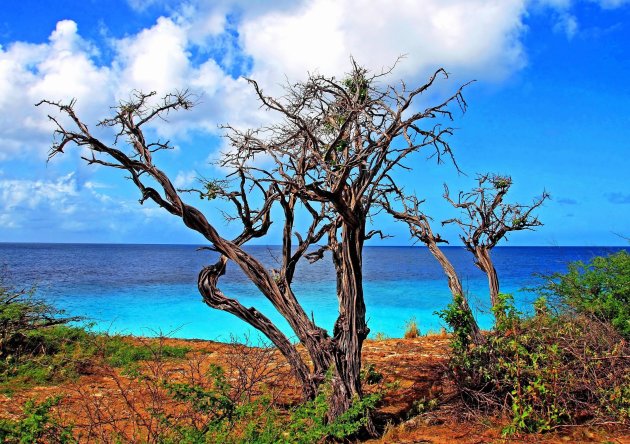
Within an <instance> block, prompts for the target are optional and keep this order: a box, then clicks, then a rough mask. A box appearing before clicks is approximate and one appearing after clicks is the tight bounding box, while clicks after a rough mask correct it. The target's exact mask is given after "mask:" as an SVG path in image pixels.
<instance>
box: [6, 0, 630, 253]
mask: <svg viewBox="0 0 630 444" xmlns="http://www.w3.org/2000/svg"><path fill="white" fill-rule="evenodd" d="M399 4H400V5H401V6H400V8H399V9H394V8H392V7H391V4H389V3H388V2H386V1H385V0H373V1H369V2H368V1H366V0H346V1H342V2H340V1H330V0H313V1H291V2H289V1H275V2H264V1H259V2H247V1H245V0H220V1H212V2H209V1H206V2H204V1H198V0H189V1H186V2H180V1H167V0H152V1H140V0H129V1H125V0H115V1H108V2H103V1H96V0H89V1H81V2H79V1H55V0H51V1H49V2H46V8H42V6H41V5H42V3H41V2H40V1H35V0H29V1H22V2H13V1H11V2H9V1H4V2H2V14H1V15H0V242H12V241H19V242H127V243H196V242H199V241H200V238H199V237H198V236H197V235H195V234H194V233H190V232H188V231H187V230H186V229H185V228H184V227H183V226H182V224H181V221H179V220H177V219H175V218H173V217H171V216H169V215H168V214H166V213H165V212H163V211H161V210H160V209H159V208H155V207H153V206H151V205H145V206H140V205H139V204H138V202H137V199H138V193H137V191H136V190H135V189H134V188H133V187H132V185H131V184H130V183H129V182H128V181H126V180H124V178H123V177H122V175H121V174H120V173H119V172H117V171H107V170H105V169H103V168H92V167H87V166H85V165H83V164H82V162H81V161H80V159H79V154H80V153H79V152H78V150H73V151H70V152H68V153H67V154H66V155H64V156H62V157H58V158H55V159H54V160H53V161H51V162H49V163H47V162H46V152H47V149H48V147H49V146H50V142H51V134H52V129H51V127H50V124H49V123H48V122H47V119H46V115H45V114H46V112H45V110H41V109H36V108H34V107H33V104H34V103H35V102H37V101H38V100H39V99H41V98H51V99H68V98H72V97H75V98H77V100H78V110H79V112H80V113H81V115H82V116H84V119H85V120H86V121H87V122H88V123H91V124H93V123H95V122H96V121H97V120H98V119H99V118H102V117H104V116H106V115H107V113H108V110H109V106H110V105H112V104H114V103H116V101H117V100H120V99H124V98H125V97H126V96H127V95H128V94H129V92H130V91H131V90H132V89H134V88H140V89H143V90H156V91H158V92H159V93H166V92H168V91H169V90H173V89H178V88H190V89H191V90H192V91H193V92H195V93H196V94H198V95H199V96H200V97H201V101H200V104H199V106H197V108H196V109H194V110H193V111H191V112H189V113H184V114H181V115H177V116H173V117H172V119H170V121H169V122H164V123H162V124H160V125H157V126H155V127H154V128H153V129H152V133H154V134H155V135H159V136H162V137H169V138H170V139H171V140H172V141H173V142H174V143H175V145H176V146H177V149H176V150H175V151H174V152H170V153H165V154H163V155H162V156H161V158H159V159H158V164H159V165H160V166H162V167H163V168H164V169H165V170H166V171H167V172H168V173H170V174H171V176H172V177H173V178H174V179H175V181H176V182H177V183H178V184H179V185H182V186H188V185H190V184H192V183H193V182H194V179H195V177H197V176H200V175H203V176H206V177H220V175H221V174H222V173H221V171H219V170H216V169H215V168H214V167H213V166H212V165H211V164H210V160H212V159H214V158H216V156H217V155H218V153H219V152H220V150H221V148H222V144H223V141H222V139H221V137H220V136H221V132H220V130H219V129H218V128H217V125H218V124H221V123H226V122H230V123H232V124H234V125H238V126H242V127H255V126H258V125H260V124H261V123H263V122H269V121H270V119H271V120H273V117H274V116H269V115H265V114H264V113H262V112H261V110H260V109H259V107H258V105H257V104H256V102H255V99H254V97H253V94H252V91H251V88H249V87H248V86H247V85H246V84H245V82H244V81H243V79H242V78H240V76H241V75H246V76H248V77H252V78H255V79H257V80H258V81H259V82H260V83H261V84H262V85H263V86H264V88H265V89H266V91H269V92H272V93H273V92H279V91H280V89H279V84H280V83H282V82H283V81H284V79H285V78H288V79H290V80H299V79H301V78H304V76H305V75H306V73H307V72H308V71H311V72H312V71H319V72H321V73H324V74H330V75H342V74H343V72H345V71H346V70H347V68H348V62H349V56H350V55H353V56H354V57H355V58H356V59H357V60H358V61H359V62H360V63H363V64H365V65H366V66H367V67H369V68H370V69H372V70H375V71H378V70H380V69H381V68H382V67H383V66H388V65H390V64H391V63H392V61H393V60H394V59H395V58H396V57H397V56H398V55H400V54H406V57H405V59H404V60H403V61H402V62H401V63H400V64H399V66H398V67H397V70H396V71H395V72H394V74H392V76H391V81H392V82H395V81H397V80H399V79H404V80H405V81H406V82H407V83H408V84H413V83H416V84H418V83H420V82H423V80H425V79H426V78H427V76H428V75H429V73H431V72H432V71H433V70H434V69H436V68H438V67H440V66H443V67H445V68H446V69H447V70H448V71H449V72H450V73H452V77H451V79H450V80H449V81H447V82H443V83H442V84H441V85H440V87H439V89H438V91H437V92H436V93H437V94H439V93H442V92H447V91H450V90H452V89H453V88H456V87H457V86H458V85H459V84H460V83H463V82H466V81H468V80H471V79H475V80H477V81H476V82H475V83H474V84H472V85H471V86H470V87H468V88H467V91H466V92H465V95H466V99H467V101H468V104H469V109H468V111H467V113H466V114H464V115H457V116H456V120H455V122H454V126H455V127H456V128H457V131H456V133H455V135H454V136H453V138H452V139H451V144H452V146H453V149H454V150H455V154H456V157H457V159H458V163H459V165H460V167H461V168H462V169H463V170H464V172H465V173H466V174H467V175H466V176H462V175H457V174H456V173H455V171H454V169H453V168H452V167H451V166H449V165H440V166H437V165H435V163H434V162H432V161H426V160H425V158H424V157H423V156H419V157H417V158H416V159H415V160H414V161H413V163H412V166H413V168H414V171H413V172H412V173H401V174H400V175H399V180H400V181H401V183H404V184H405V186H406V189H407V190H408V191H415V192H416V193H417V194H418V195H419V196H421V197H424V198H426V204H425V205H426V208H427V210H428V212H429V213H430V214H432V215H434V217H435V220H436V221H439V220H441V219H443V218H448V217H451V216H453V213H452V212H451V211H450V210H449V208H448V207H447V206H446V205H445V204H444V202H442V199H441V192H442V183H444V182H447V183H449V185H450V188H451V189H453V190H457V189H467V188H470V187H471V186H472V185H473V180H474V176H475V174H476V173H481V172H496V173H502V174H510V175H512V177H513V179H514V183H515V185H514V188H513V194H512V197H511V199H513V200H515V201H519V202H528V201H529V200H531V199H532V198H533V197H535V196H537V195H539V194H540V193H541V192H542V191H543V189H545V190H547V191H548V192H549V193H550V194H551V196H552V200H551V201H549V202H548V203H547V204H546V205H545V206H544V207H543V208H541V209H540V211H539V213H538V214H539V216H540V219H541V220H542V221H543V223H544V224H545V226H544V227H541V228H539V229H538V230H537V231H536V232H527V233H516V234H514V235H513V236H512V237H511V238H510V242H509V243H508V245H543V246H551V245H624V244H625V243H626V241H624V240H623V239H622V238H621V237H619V235H622V236H626V237H628V236H630V224H629V223H628V220H629V219H630V217H629V216H630V186H629V185H628V183H629V181H628V171H630V160H629V159H630V142H629V141H628V140H629V137H628V136H630V131H629V128H630V108H628V103H630V82H629V81H628V80H630V45H629V44H628V42H630V2H629V1H625V0H588V1H587V0H584V1H578V0H573V1H572V0H530V1H527V0H503V1H489V0H424V1H411V0H409V1H407V2H400V3H399ZM103 136H104V137H107V136H108V135H107V134H103ZM203 209H204V210H206V211H207V213H208V215H209V218H210V219H212V220H215V221H216V223H217V225H218V226H219V228H220V229H222V230H223V231H224V232H225V233H226V234H229V233H231V232H233V231H235V227H230V226H226V225H225V224H224V223H223V222H222V216H221V214H220V212H219V211H218V209H217V208H216V206H213V205H208V204H205V205H204V206H203ZM375 223H376V224H378V225H379V228H383V229H384V230H385V231H386V232H388V233H390V234H393V235H395V237H393V238H392V239H388V243H389V244H396V245H407V244H409V243H410V240H409V237H408V235H407V232H406V229H405V228H404V227H403V226H400V225H396V224H394V223H392V222H391V221H389V220H387V219H380V218H379V219H376V220H375ZM445 236H446V237H448V238H450V239H452V240H453V241H455V242H456V233H455V232H454V231H446V232H445ZM278 239H279V238H278V232H277V228H275V229H274V230H272V233H271V236H270V237H269V238H268V239H266V240H265V241H264V242H266V243H277V241H278Z"/></svg>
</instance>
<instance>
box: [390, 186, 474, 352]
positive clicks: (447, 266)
mask: <svg viewBox="0 0 630 444" xmlns="http://www.w3.org/2000/svg"><path fill="white" fill-rule="evenodd" d="M391 191H392V193H393V195H394V196H395V198H396V200H397V201H398V202H399V203H400V205H401V206H402V209H401V210H400V211H398V210H396V209H395V206H394V203H393V202H392V201H391V199H390V198H389V197H388V196H387V195H384V196H383V200H382V202H381V205H382V206H383V208H384V209H385V210H386V211H387V212H388V213H389V214H390V215H392V216H393V217H394V219H397V220H401V221H403V222H405V223H406V224H407V225H408V226H409V232H410V234H411V237H412V239H415V240H416V241H419V242H422V243H423V244H425V245H426V246H427V247H428V249H429V251H430V252H431V254H432V255H433V257H434V258H435V259H436V260H437V261H438V263H439V264H440V266H441V267H442V270H443V271H444V274H445V275H446V278H447V280H448V288H449V289H450V291H451V294H452V295H453V302H454V303H456V304H458V305H459V306H460V308H461V309H462V310H464V311H465V312H466V313H467V316H466V319H467V320H468V321H469V323H470V325H469V326H468V327H469V328H468V330H469V331H470V336H471V339H472V340H473V342H475V343H476V344H480V343H481V342H483V336H482V334H481V330H480V329H479V325H478V324H477V322H476V321H475V318H474V316H473V313H472V310H471V309H470V305H469V303H468V298H467V297H466V295H465V293H464V289H463V287H462V282H461V280H460V279H459V276H458V275H457V272H456V271H455V267H454V266H453V264H452V262H451V261H450V260H449V258H448V257H447V256H446V254H444V252H443V251H442V249H441V248H440V246H439V244H440V243H446V244H447V243H448V241H447V240H446V239H443V238H442V237H441V236H440V235H439V234H437V233H434V232H433V230H432V228H431V218H430V217H429V216H427V215H426V214H425V213H424V212H423V211H422V210H421V209H420V205H421V204H422V203H423V202H424V201H421V200H418V198H417V197H416V196H404V194H403V191H402V190H401V189H399V188H392V190H391Z"/></svg>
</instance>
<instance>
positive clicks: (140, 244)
mask: <svg viewBox="0 0 630 444" xmlns="http://www.w3.org/2000/svg"><path fill="white" fill-rule="evenodd" d="M9 244H13V245H126V246H149V245H155V246H182V247H187V246H188V247H207V246H208V245H209V244H210V243H207V244H202V243H199V244H190V243H173V244H169V243H157V242H156V243H132V242H15V241H0V245H9ZM317 245H319V244H314V245H313V246H317ZM243 247H282V244H249V245H247V244H246V245H243ZM365 248H428V247H427V246H426V245H424V244H422V245H420V244H417V245H365ZM440 248H464V249H465V248H466V247H465V246H464V245H441V246H440ZM494 248H626V249H630V245H497V246H495V247H494Z"/></svg>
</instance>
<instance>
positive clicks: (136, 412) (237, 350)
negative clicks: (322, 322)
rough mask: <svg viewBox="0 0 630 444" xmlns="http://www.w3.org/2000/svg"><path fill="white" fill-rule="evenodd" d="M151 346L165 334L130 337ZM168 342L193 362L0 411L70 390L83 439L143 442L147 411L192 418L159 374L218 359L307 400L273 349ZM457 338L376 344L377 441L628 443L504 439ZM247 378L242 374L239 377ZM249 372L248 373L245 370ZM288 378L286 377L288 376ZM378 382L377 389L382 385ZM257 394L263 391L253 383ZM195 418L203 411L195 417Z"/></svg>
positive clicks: (370, 346)
mask: <svg viewBox="0 0 630 444" xmlns="http://www.w3.org/2000/svg"><path fill="white" fill-rule="evenodd" d="M129 340H130V341H134V342H143V343H147V341H148V343H149V344H151V345H152V346H154V347H156V350H159V346H160V343H159V341H158V340H147V339H140V338H129ZM162 344H167V345H178V346H181V345H185V346H187V347H189V348H190V350H191V351H190V352H189V353H188V355H187V358H186V359H185V360H159V359H158V360H156V361H150V362H146V363H143V365H142V373H144V374H147V375H149V376H150V377H148V378H141V377H140V378H138V377H136V378H135V379H134V378H130V377H129V376H126V375H123V374H122V373H121V371H120V370H114V369H111V368H106V367H101V366H92V367H90V366H88V368H85V369H84V371H82V373H84V374H83V375H82V376H80V377H79V378H78V379H77V380H75V381H72V382H68V383H64V384H62V385H57V386H46V387H36V388H33V389H29V390H23V391H16V392H15V393H13V394H12V396H11V397H8V396H6V395H0V417H3V418H12V419H15V418H18V417H19V416H20V414H21V411H22V406H23V404H24V403H25V402H26V401H27V400H28V399H37V400H43V399H45V398H47V397H49V396H54V395H62V400H61V404H60V405H59V407H58V408H57V410H56V411H55V413H56V414H57V415H58V416H59V417H60V419H61V420H62V422H63V423H72V424H73V425H74V427H75V430H76V431H77V432H78V433H79V434H80V442H109V441H110V439H111V438H108V434H110V435H111V431H112V430H113V431H115V432H116V433H118V434H119V435H120V436H121V437H123V440H124V441H123V442H140V441H142V440H143V435H146V433H147V431H150V433H159V430H160V425H159V424H158V423H157V422H156V421H157V420H156V419H155V418H152V415H150V414H148V413H147V412H150V411H155V410H156V409H163V410H165V411H169V412H172V414H173V416H174V417H177V415H178V414H181V415H184V414H185V413H184V412H183V411H182V409H181V406H179V405H177V404H176V403H172V402H171V401H169V400H168V399H165V398H164V397H163V396H162V395H161V394H160V393H158V392H159V390H158V387H157V385H156V383H155V382H151V381H152V380H170V381H184V382H196V383H199V382H200V381H202V380H203V378H204V375H205V374H206V372H207V370H208V368H209V367H210V365H211V364H218V365H220V366H222V367H228V368H231V370H228V372H227V375H228V377H229V378H230V382H231V383H232V384H233V385H234V386H235V387H241V389H243V390H248V387H249V386H248V384H249V385H252V384H254V385H255V384H264V385H265V387H267V388H266V390H271V393H272V396H274V397H275V399H276V400H277V401H278V402H281V403H286V404H291V403H294V402H297V401H298V399H299V393H298V391H297V390H296V388H295V387H294V386H293V385H292V382H291V377H290V375H289V369H288V368H287V365H286V364H285V363H284V361H283V359H282V357H281V356H279V355H278V354H277V353H276V352H273V351H260V349H256V348H249V347H242V346H234V345H230V344H223V343H216V342H211V341H201V340H181V339H164V340H162ZM447 356H448V338H447V337H446V336H444V335H435V336H425V337H420V338H416V339H386V340H380V341H367V342H366V343H365V345H364V362H365V363H366V364H373V365H374V369H375V370H376V371H378V372H380V373H382V375H383V381H381V382H380V383H379V385H378V388H379V389H383V390H385V393H386V395H385V397H384V399H383V402H382V405H381V406H380V408H379V409H378V411H377V414H376V416H375V421H376V422H377V424H379V425H380V427H381V428H382V429H383V428H384V434H383V437H382V438H380V439H378V440H370V441H367V442H369V443H373V444H376V443H435V444H441V443H463V444H473V443H474V444H481V443H495V442H496V443H512V442H513V443H519V442H523V443H618V444H630V436H629V435H628V434H627V431H624V430H620V429H618V428H614V427H613V426H612V425H611V426H609V427H608V428H606V427H603V426H599V427H597V428H595V427H590V426H580V427H566V428H562V429H559V430H558V431H556V432H554V433H549V434H545V435H526V436H520V437H510V438H502V437H501V428H502V425H504V424H502V423H501V421H500V420H498V419H497V418H488V417H473V416H471V415H467V414H466V411H465V409H464V407H463V406H462V404H461V403H460V402H459V401H458V399H457V397H456V395H455V394H454V393H453V390H452V387H451V385H450V384H449V382H448V379H447V378H446V376H445V364H446V360H447ZM239 375H240V376H239ZM243 375H244V376H243ZM278 375H280V377H278ZM376 389H377V388H376V387H368V389H367V390H368V391H369V390H376ZM249 390H250V391H249V392H248V393H250V392H251V393H253V395H254V396H255V389H251V387H249ZM423 398H424V400H425V401H426V402H427V403H428V402H429V401H430V400H436V401H437V402H436V404H437V407H436V408H431V409H428V410H430V411H428V412H427V411H426V410H427V409H425V411H424V412H423V413H420V414H418V415H415V416H413V417H411V418H410V419H406V418H407V417H409V414H408V412H409V411H410V410H411V409H412V408H413V407H414V401H417V400H419V399H423ZM188 419H189V420H191V421H192V420H195V419H194V418H188Z"/></svg>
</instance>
